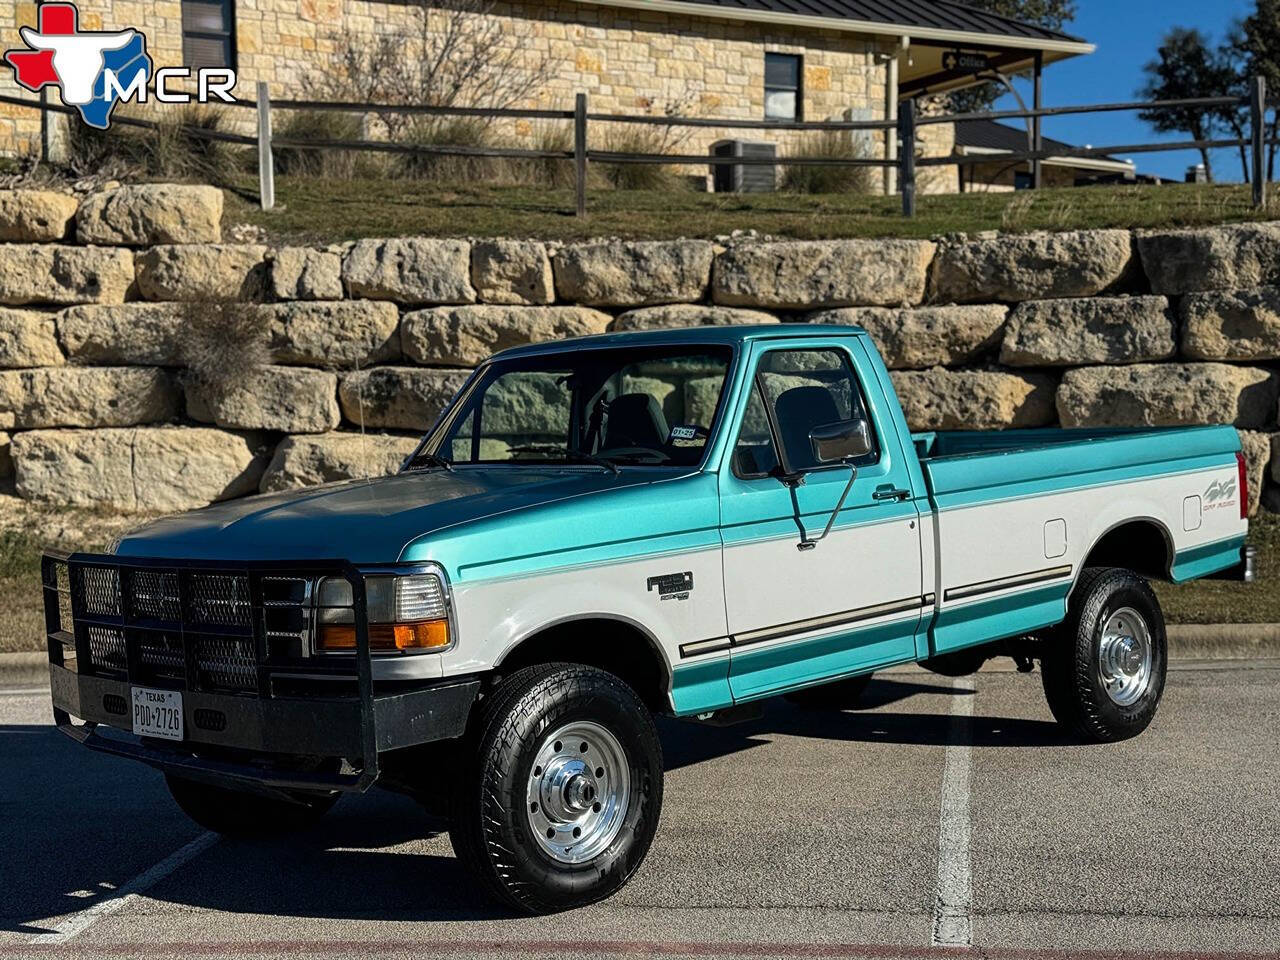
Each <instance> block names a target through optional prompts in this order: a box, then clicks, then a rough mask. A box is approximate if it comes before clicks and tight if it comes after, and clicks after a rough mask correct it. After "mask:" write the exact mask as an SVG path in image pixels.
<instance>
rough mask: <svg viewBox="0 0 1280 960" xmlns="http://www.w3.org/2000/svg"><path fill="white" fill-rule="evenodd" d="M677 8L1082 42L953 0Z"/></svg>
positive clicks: (705, 1)
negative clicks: (708, 8)
mask: <svg viewBox="0 0 1280 960" xmlns="http://www.w3.org/2000/svg"><path fill="white" fill-rule="evenodd" d="M679 2H680V3H681V4H682V5H688V6H704V7H716V8H720V9H722V10H729V11H732V10H740V11H743V12H744V13H756V14H760V13H765V14H775V15H779V16H783V17H787V16H791V17H803V18H806V19H812V18H821V19H829V20H833V21H846V20H849V21H856V22H859V23H868V24H883V25H885V26H894V27H915V28H919V29H923V30H929V31H947V32H955V33H965V34H982V35H985V36H990V37H1008V38H1017V39H1020V40H1023V41H1027V40H1032V41H1049V42H1056V43H1073V44H1086V41H1084V40H1082V39H1080V38H1079V37H1075V36H1072V35H1071V34H1067V33H1062V32H1060V31H1057V30H1048V29H1046V28H1044V27H1041V26H1037V25H1036V24H1031V23H1024V22H1022V21H1020V20H1014V19H1012V18H1010V17H1002V16H999V15H998V14H994V13H988V12H986V11H985V10H979V9H977V8H976V7H971V6H969V5H967V4H964V3H955V2H953V0H679Z"/></svg>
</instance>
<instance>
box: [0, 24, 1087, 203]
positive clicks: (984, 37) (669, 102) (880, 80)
mask: <svg viewBox="0 0 1280 960" xmlns="http://www.w3.org/2000/svg"><path fill="white" fill-rule="evenodd" d="M0 7H3V8H2V9H0V44H2V47H0V48H11V47H18V46H20V45H21V41H20V40H19V37H18V28H19V27H21V26H24V25H34V24H35V22H36V11H37V5H36V4H35V3H33V2H26V0H20V2H17V3H9V4H4V5H0ZM78 7H79V10H80V20H81V28H82V29H88V30H120V29H125V28H129V27H135V28H139V29H141V30H142V31H143V32H144V34H145V35H146V38H147V42H148V48H149V50H150V52H151V55H152V56H153V58H155V60H156V61H157V65H158V66H179V65H187V66H207V65H218V66H231V67H234V68H235V69H236V70H237V71H238V73H239V76H240V83H241V86H240V88H239V90H240V91H241V96H243V97H246V98H252V96H253V90H254V85H255V83H256V82H257V81H267V82H268V83H269V84H270V85H271V93H272V95H273V97H275V98H277V99H282V98H283V99H288V98H302V97H305V96H307V95H309V94H314V91H315V89H316V88H317V82H316V81H317V78H321V77H324V76H325V74H326V72H328V73H329V74H330V75H331V74H332V72H333V70H334V69H335V62H336V58H335V56H334V54H335V51H336V50H337V49H338V48H339V46H340V45H341V44H342V43H344V42H348V43H350V42H356V43H358V42H359V40H360V38H363V37H368V38H370V42H372V40H373V38H374V37H376V36H379V35H387V34H389V33H396V32H402V33H411V32H413V30H414V27H415V18H417V17H420V16H421V15H422V13H421V10H422V4H420V3H417V2H413V0H394V2H371V0H80V2H79V3H78ZM436 15H438V14H436ZM484 16H486V17H489V18H492V20H493V22H496V23H498V24H499V25H500V27H501V42H502V43H503V44H506V45H507V46H508V47H509V48H510V49H511V50H513V51H515V52H516V53H517V54H518V57H519V60H520V62H521V63H522V64H524V65H526V66H527V68H528V69H531V70H537V69H539V68H540V67H541V69H542V71H543V72H544V73H545V75H546V77H547V80H546V82H545V84H540V85H539V87H540V88H539V89H538V90H537V91H536V92H535V93H533V95H532V96H531V97H530V98H529V102H528V106H530V107H551V108H557V109H560V108H568V107H570V106H571V105H572V102H573V98H574V94H576V93H577V92H579V91H582V92H586V93H587V94H589V96H590V98H591V101H590V103H591V108H592V110H593V111H597V112H607V113H639V114H646V113H661V112H663V111H664V110H671V109H673V108H679V109H680V112H685V111H690V112H693V113H695V114H701V115H702V116H706V117H711V116H715V117H725V118H735V119H749V120H760V121H765V120H769V121H787V120H825V119H831V118H845V119H884V118H886V117H889V118H892V117H895V116H896V113H897V108H898V104H899V102H900V101H901V100H902V99H903V98H907V97H914V96H917V95H920V94H923V93H934V92H939V91H944V90H948V89H953V88H956V87H960V86H964V85H967V84H970V83H972V82H974V76H975V74H974V73H973V72H972V71H973V70H975V69H978V67H986V68H989V69H990V70H998V71H1000V72H1003V73H1005V74H1012V73H1021V72H1027V71H1031V70H1036V69H1039V68H1040V67H1042V66H1043V65H1045V64H1049V63H1052V62H1054V61H1056V60H1060V59H1063V58H1065V57H1071V56H1077V55H1080V54H1085V53H1089V52H1091V51H1092V50H1093V47H1092V45H1090V44H1088V43H1085V42H1084V41H1082V40H1079V39H1077V38H1075V37H1071V36H1067V35H1065V34H1061V33H1057V32H1053V31H1049V30H1045V29H1042V28H1040V27H1036V26H1033V25H1030V24H1025V23H1019V22H1017V21H1014V20H1010V19H1007V18H1003V17H998V16H995V15H991V14H987V13H983V12H981V11H978V10H975V9H974V8H972V7H968V6H964V5H962V4H958V3H952V2H949V0H938V2H931V3H928V4H923V3H917V2H910V0H886V2H880V3H869V2H866V0H827V2H822V3H817V2H814V0H799V2H794V3H791V2H783V0H551V2H548V3H521V2H501V3H497V4H495V5H494V6H492V7H491V8H487V9H486V13H485V14H484ZM0 73H2V74H3V75H0V93H4V94H9V95H15V94H17V95H25V94H24V91H22V90H21V89H20V88H19V87H18V86H17V85H16V83H15V82H14V80H13V78H12V77H11V76H9V75H8V71H7V70H5V71H0ZM28 96H29V95H28ZM39 132H40V122H39V115H38V114H37V113H35V112H34V111H31V110H28V109H25V108H22V107H16V106H11V105H4V104H0V152H4V153H23V152H28V151H32V150H35V149H38V146H39V139H40V138H39ZM687 132H688V138H687V139H686V140H684V141H682V142H681V144H680V147H681V151H682V152H703V151H705V150H706V148H707V147H708V146H709V145H710V143H712V142H713V141H715V140H718V139H722V138H725V137H740V138H745V139H753V140H760V139H764V140H772V141H775V142H778V143H779V144H780V146H781V148H782V149H783V150H784V151H785V150H787V149H790V150H792V151H795V150H796V149H797V146H798V145H799V141H798V139H797V137H796V136H795V135H790V138H789V139H788V136H787V135H785V134H784V131H775V132H774V133H773V135H771V134H770V131H769V130H767V129H765V130H761V131H754V130H753V131H742V130H734V131H726V130H715V129H698V130H695V131H691V132H689V131H687ZM923 132H926V133H927V136H926V138H925V140H926V144H927V149H928V152H930V153H932V154H935V155H937V154H945V153H948V152H949V151H950V150H951V145H952V144H951V131H950V129H949V128H947V127H943V126H934V127H926V128H923ZM508 133H509V135H511V136H512V137H514V138H516V139H521V138H523V139H526V140H528V139H530V138H533V137H534V136H536V135H537V131H536V130H535V129H534V126H533V125H532V124H527V123H526V124H518V125H515V126H514V127H513V129H511V130H510V131H508ZM604 133H606V134H607V131H604ZM855 136H861V138H862V145H863V147H864V149H865V150H866V152H867V153H868V154H872V155H876V156H880V155H892V154H893V152H894V150H895V143H894V138H891V137H890V138H886V137H884V136H882V135H879V134H877V135H875V136H868V135H867V134H865V133H863V134H860V135H858V134H855ZM937 179H938V180H939V181H945V185H947V186H950V188H951V189H954V186H953V182H954V178H953V177H949V176H948V177H938V178H937Z"/></svg>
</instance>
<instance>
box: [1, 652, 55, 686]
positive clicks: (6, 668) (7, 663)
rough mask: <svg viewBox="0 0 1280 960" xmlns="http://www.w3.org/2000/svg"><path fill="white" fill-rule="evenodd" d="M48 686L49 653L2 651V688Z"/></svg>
mask: <svg viewBox="0 0 1280 960" xmlns="http://www.w3.org/2000/svg"><path fill="white" fill-rule="evenodd" d="M48 686H49V655H48V654H47V653H0V689H4V688H6V687H8V688H19V687H48Z"/></svg>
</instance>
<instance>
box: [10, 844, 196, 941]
mask: <svg viewBox="0 0 1280 960" xmlns="http://www.w3.org/2000/svg"><path fill="white" fill-rule="evenodd" d="M217 842H218V835H217V834H216V833H202V834H201V835H200V836H198V837H196V838H195V839H194V840H192V841H191V842H190V843H188V844H187V845H186V846H185V847H183V848H182V849H180V850H176V851H174V852H173V853H171V854H170V855H169V856H167V857H165V858H164V859H163V860H161V861H160V862H159V863H157V864H156V865H155V866H153V867H151V869H149V870H147V871H146V872H144V873H140V874H138V875H137V876H136V877H134V878H133V879H132V880H130V881H129V882H128V883H126V884H124V885H123V886H122V887H119V888H118V889H117V890H115V892H113V893H112V894H111V895H110V896H108V897H106V898H104V899H102V900H99V901H98V902H97V903H95V904H94V905H93V906H91V907H89V908H88V909H85V910H81V911H80V912H79V913H73V914H72V915H71V916H69V917H67V918H66V919H65V920H63V921H62V922H61V923H60V924H58V925H57V926H56V927H54V928H53V929H52V930H50V931H49V932H47V933H40V934H37V935H36V936H34V937H32V938H31V939H30V940H28V941H27V942H28V943H31V944H37V945H43V946H56V945H57V944H60V943H66V942H67V941H68V940H70V939H71V938H72V937H74V936H76V935H78V934H81V933H84V931H85V930H87V929H89V927H91V926H93V925H94V924H95V923H97V922H98V921H99V920H101V919H102V918H103V917H109V916H111V914H113V913H115V912H116V911H118V910H121V909H123V908H124V907H125V906H126V905H127V904H128V903H129V902H130V901H131V900H134V899H136V898H137V897H138V896H139V895H140V894H143V893H146V892H147V891H148V890H150V889H151V888H152V887H154V886H155V885H156V884H157V883H159V882H160V881H161V880H163V879H164V878H165V877H167V876H169V874H171V873H173V872H174V871H175V870H178V869H180V868H181V867H182V866H184V865H185V864H187V863H188V862H190V861H191V860H194V859H195V858H196V857H198V856H200V854H202V853H204V852H205V851H206V850H208V849H209V848H210V847H212V846H213V845H214V844H215V843H217Z"/></svg>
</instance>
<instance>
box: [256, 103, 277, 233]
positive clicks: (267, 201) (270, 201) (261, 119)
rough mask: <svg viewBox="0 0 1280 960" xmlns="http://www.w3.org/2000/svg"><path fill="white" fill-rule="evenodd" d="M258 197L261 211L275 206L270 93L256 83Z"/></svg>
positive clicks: (274, 164)
mask: <svg viewBox="0 0 1280 960" xmlns="http://www.w3.org/2000/svg"><path fill="white" fill-rule="evenodd" d="M258 196H259V197H260V198H261V199H262V209H263V210H272V209H274V208H275V205H276V161H275V156H274V155H273V154H272V152H271V92H270V90H269V89H268V87H267V84H266V83H265V81H261V80H260V81H258Z"/></svg>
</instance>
